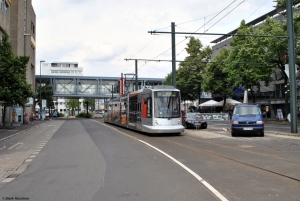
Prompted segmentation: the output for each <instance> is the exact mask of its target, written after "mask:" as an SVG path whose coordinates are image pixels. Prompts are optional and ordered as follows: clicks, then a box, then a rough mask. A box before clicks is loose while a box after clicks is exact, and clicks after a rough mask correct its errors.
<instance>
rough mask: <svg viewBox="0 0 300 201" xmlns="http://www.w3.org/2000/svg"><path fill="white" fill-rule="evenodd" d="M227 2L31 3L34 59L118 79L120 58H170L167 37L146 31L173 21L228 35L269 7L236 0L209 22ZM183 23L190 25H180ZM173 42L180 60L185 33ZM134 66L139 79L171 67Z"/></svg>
mask: <svg viewBox="0 0 300 201" xmlns="http://www.w3.org/2000/svg"><path fill="white" fill-rule="evenodd" d="M231 2H233V0H222V1H220V0H210V1H207V0H186V1H178V0H175V1H174V0H164V1H161V0H160V1H159V0H151V1H147V0H146V1H140V0H102V1H95V0H93V1H92V0H64V1H59V0H43V1H41V0H32V3H33V7H34V10H35V13H36V19H37V26H36V27H37V37H36V41H37V50H36V51H37V60H36V61H37V63H39V61H40V60H46V62H53V61H63V62H67V61H71V62H79V65H80V66H82V67H83V68H84V75H85V76H111V77H118V76H120V75H121V73H132V72H134V69H135V67H134V66H135V65H134V61H125V60H124V59H125V58H131V57H132V58H135V59H153V58H156V59H161V60H163V59H166V60H170V59H171V50H169V51H167V52H165V51H166V50H168V49H170V48H171V36H170V34H161V35H159V36H155V35H151V34H149V33H148V31H150V30H158V29H161V28H163V29H161V31H170V30H171V28H170V25H171V22H175V24H176V25H177V26H176V31H180V32H194V31H196V30H197V29H199V30H198V31H197V32H203V31H204V30H206V29H208V28H209V30H208V32H210V33H228V32H230V31H232V30H233V29H235V28H237V27H238V26H239V23H240V21H241V20H242V19H247V20H246V21H247V22H249V21H251V20H253V19H255V18H257V17H259V16H261V15H262V14H265V13H267V12H269V11H271V10H272V9H274V8H273V7H272V6H274V5H275V3H274V2H273V1H272V0H269V1H267V2H266V3H265V4H264V5H263V3H264V2H265V1H261V0H247V1H244V2H243V3H242V4H241V5H240V6H238V7H237V8H235V9H234V7H235V6H236V5H238V4H239V3H241V2H242V0H236V1H235V2H234V3H233V4H232V6H231V7H230V8H228V9H226V10H225V11H223V12H222V13H221V14H219V15H218V16H217V17H216V18H214V19H213V20H211V19H212V18H213V17H214V16H215V15H216V14H217V12H219V11H221V10H222V9H224V8H225V7H226V6H228V5H229V4H230V3H231ZM262 5H263V6H262ZM260 6H261V8H260V9H258V8H259V7H260ZM232 9H234V10H233V11H231V12H230V10H232ZM257 9H258V10H257ZM256 10H257V11H256ZM254 11H256V12H255V13H253V12H254ZM229 12H230V13H229ZM226 14H227V15H226ZM225 15H226V16H225ZM224 16H225V17H224ZM249 16H250V17H249ZM204 17H205V19H204ZM222 17H224V18H223V19H222V20H221V18H222ZM196 19H198V20H196ZM210 20H211V21H210ZM219 20H220V22H218V23H217V21H219ZM188 21H191V22H189V23H183V22H188ZM209 21H210V22H209ZM204 23H206V24H205V27H203V25H204ZM215 23H216V24H215ZM214 24H215V25H214ZM196 37H198V36H196ZM215 38H217V36H207V35H205V36H201V37H200V38H199V39H200V40H201V42H202V43H203V44H204V45H212V44H210V43H209V42H210V41H212V40H214V39H215ZM151 41H152V42H151ZM150 42H151V43H150ZM179 42H181V43H180V44H178V45H177V46H176V53H177V59H178V60H183V59H184V57H185V56H186V54H185V51H184V48H185V47H186V43H187V42H188V40H186V39H185V35H177V36H176V43H179ZM140 50H141V51H140ZM163 52H165V53H163ZM162 53H163V54H162ZM160 54H161V55H160ZM158 55H160V56H158ZM157 56H158V57H157ZM138 66H139V72H138V75H139V77H160V78H163V77H165V76H166V75H167V74H168V73H170V72H171V69H172V67H171V66H172V64H171V62H147V63H146V64H145V62H144V61H139V62H138ZM37 70H39V69H37ZM37 74H39V72H37Z"/></svg>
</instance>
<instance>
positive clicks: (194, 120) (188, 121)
mask: <svg viewBox="0 0 300 201" xmlns="http://www.w3.org/2000/svg"><path fill="white" fill-rule="evenodd" d="M182 125H183V126H184V127H185V128H186V129H188V128H203V129H206V128H207V122H206V121H205V120H203V118H202V115H201V114H200V113H198V112H188V113H186V114H185V115H184V117H183V120H182Z"/></svg>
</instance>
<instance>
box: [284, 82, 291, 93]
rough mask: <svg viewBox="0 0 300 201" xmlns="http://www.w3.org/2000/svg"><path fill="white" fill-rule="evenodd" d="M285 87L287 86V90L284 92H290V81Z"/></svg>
mask: <svg viewBox="0 0 300 201" xmlns="http://www.w3.org/2000/svg"><path fill="white" fill-rule="evenodd" d="M284 88H285V92H284V93H286V94H287V93H289V92H290V83H287V84H286V85H285V86H284Z"/></svg>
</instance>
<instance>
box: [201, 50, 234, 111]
mask: <svg viewBox="0 0 300 201" xmlns="http://www.w3.org/2000/svg"><path fill="white" fill-rule="evenodd" d="M229 54H230V50H229V49H228V48H223V49H221V50H220V53H219V54H218V55H217V56H216V57H215V58H214V59H213V60H212V62H211V63H209V64H208V65H207V67H206V69H205V77H204V80H203V85H202V88H203V90H205V91H209V92H211V93H212V94H218V95H219V96H221V97H223V100H224V105H223V108H225V105H226V98H227V97H229V96H230V95H231V94H232V92H233V90H232V87H231V86H232V83H231V82H230V81H229V79H228V73H227V72H225V71H224V68H225V66H226V63H225V62H226V60H227V58H228V56H229Z"/></svg>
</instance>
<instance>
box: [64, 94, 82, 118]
mask: <svg viewBox="0 0 300 201" xmlns="http://www.w3.org/2000/svg"><path fill="white" fill-rule="evenodd" d="M66 105H67V107H68V108H69V109H71V110H72V116H74V110H75V109H76V108H78V105H79V104H78V99H74V98H73V99H67V100H66ZM78 109H79V108H78Z"/></svg>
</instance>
